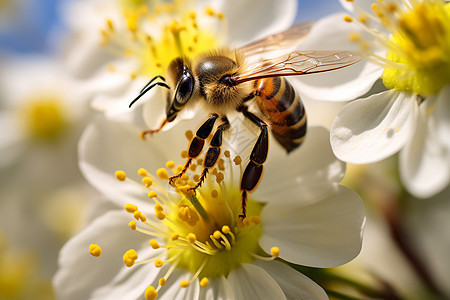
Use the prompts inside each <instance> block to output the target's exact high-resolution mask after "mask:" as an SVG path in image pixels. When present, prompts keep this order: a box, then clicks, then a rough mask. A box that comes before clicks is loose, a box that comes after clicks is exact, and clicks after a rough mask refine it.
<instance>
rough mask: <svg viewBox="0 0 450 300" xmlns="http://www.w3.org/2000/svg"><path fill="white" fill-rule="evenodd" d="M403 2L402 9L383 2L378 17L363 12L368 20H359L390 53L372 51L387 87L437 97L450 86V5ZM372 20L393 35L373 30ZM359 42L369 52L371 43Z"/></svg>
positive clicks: (434, 0) (375, 8)
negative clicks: (383, 54)
mask: <svg viewBox="0 0 450 300" xmlns="http://www.w3.org/2000/svg"><path fill="white" fill-rule="evenodd" d="M403 2H404V3H405V5H403V6H402V5H401V4H399V3H397V2H396V1H390V2H384V1H379V2H378V3H374V4H373V5H372V11H373V14H374V15H369V14H367V13H365V12H363V13H362V16H364V18H363V17H361V18H358V19H359V20H360V22H359V25H360V26H362V27H364V29H366V30H367V31H368V32H370V33H372V34H373V35H374V36H375V37H376V38H377V41H381V43H382V44H383V45H384V46H385V47H386V49H387V50H388V54H387V57H386V58H385V59H383V58H380V57H377V56H376V55H375V54H374V53H372V52H370V50H368V52H369V55H370V57H371V58H372V60H375V61H377V62H378V63H380V64H381V65H382V66H384V67H385V70H384V74H383V83H384V84H385V85H386V87H388V88H390V89H396V90H399V91H405V92H412V93H415V94H420V95H422V96H427V95H430V94H436V93H438V92H439V91H440V90H441V88H442V87H443V86H445V85H446V84H449V83H450V6H449V4H446V3H445V2H444V1H442V0H427V1H403ZM363 19H364V20H366V21H361V20H363ZM368 20H374V21H376V22H378V23H380V24H381V25H382V26H383V27H384V28H385V29H387V30H388V31H389V32H390V36H384V35H383V34H381V33H380V32H379V31H377V30H375V29H372V28H369V27H368ZM347 21H348V20H347ZM351 39H352V40H354V41H355V40H356V39H355V37H354V36H353V37H351ZM358 42H360V43H361V45H362V46H363V49H366V50H367V49H368V47H367V46H368V44H367V42H361V41H359V40H358Z"/></svg>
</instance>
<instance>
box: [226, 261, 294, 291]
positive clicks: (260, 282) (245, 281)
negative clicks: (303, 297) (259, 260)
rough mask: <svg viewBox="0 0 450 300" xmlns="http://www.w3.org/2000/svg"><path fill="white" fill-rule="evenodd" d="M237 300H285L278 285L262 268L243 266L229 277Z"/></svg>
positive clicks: (249, 265)
mask: <svg viewBox="0 0 450 300" xmlns="http://www.w3.org/2000/svg"><path fill="white" fill-rule="evenodd" d="M228 282H229V283H230V285H231V287H232V289H233V291H234V297H235V298H236V299H285V298H286V296H285V295H284V293H283V291H282V290H281V288H280V286H279V285H278V283H277V282H276V281H275V280H274V279H273V278H272V277H271V276H270V275H269V274H268V273H267V272H266V271H265V270H264V269H262V268H260V267H258V266H255V265H251V264H242V265H241V267H240V268H238V269H236V270H234V271H233V272H231V273H230V275H229V276H228Z"/></svg>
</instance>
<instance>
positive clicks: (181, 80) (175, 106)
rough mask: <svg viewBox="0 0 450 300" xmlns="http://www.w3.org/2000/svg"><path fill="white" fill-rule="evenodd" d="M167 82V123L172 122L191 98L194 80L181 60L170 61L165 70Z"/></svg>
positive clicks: (183, 60) (184, 62)
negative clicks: (168, 87)
mask: <svg viewBox="0 0 450 300" xmlns="http://www.w3.org/2000/svg"><path fill="white" fill-rule="evenodd" d="M166 77H167V82H168V84H169V86H170V89H169V92H168V93H167V104H166V115H167V121H169V122H172V121H173V120H174V119H175V118H176V116H177V114H178V112H179V111H181V110H182V109H183V108H184V107H185V105H186V104H187V103H188V102H189V100H190V99H191V98H192V95H193V93H194V88H195V78H194V75H193V74H192V72H191V70H190V66H189V62H187V61H186V60H185V59H183V58H180V57H179V58H176V59H174V60H172V62H171V63H170V65H169V67H168V69H167V76H166Z"/></svg>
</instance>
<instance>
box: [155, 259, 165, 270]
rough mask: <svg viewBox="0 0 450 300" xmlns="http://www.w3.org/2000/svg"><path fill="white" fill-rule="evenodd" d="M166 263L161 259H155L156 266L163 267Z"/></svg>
mask: <svg viewBox="0 0 450 300" xmlns="http://www.w3.org/2000/svg"><path fill="white" fill-rule="evenodd" d="M163 265H164V262H163V261H162V260H160V259H157V260H155V267H157V268H161V267H162V266H163Z"/></svg>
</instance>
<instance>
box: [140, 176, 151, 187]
mask: <svg viewBox="0 0 450 300" xmlns="http://www.w3.org/2000/svg"><path fill="white" fill-rule="evenodd" d="M142 183H143V184H145V187H147V188H149V187H151V186H152V184H153V179H151V178H150V177H144V178H142Z"/></svg>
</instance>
